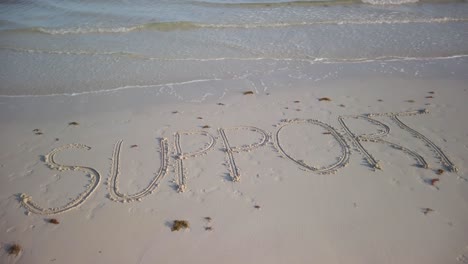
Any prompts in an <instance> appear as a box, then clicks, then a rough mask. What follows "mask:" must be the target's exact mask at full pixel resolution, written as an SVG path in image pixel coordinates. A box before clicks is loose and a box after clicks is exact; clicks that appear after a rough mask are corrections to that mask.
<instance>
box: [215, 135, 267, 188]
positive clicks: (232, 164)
mask: <svg viewBox="0 0 468 264" xmlns="http://www.w3.org/2000/svg"><path fill="white" fill-rule="evenodd" d="M227 130H249V131H252V132H255V133H259V134H261V135H262V138H261V140H260V142H255V143H253V144H250V145H243V146H240V147H232V146H231V144H230V143H229V140H228V137H227V136H226V131H227ZM218 132H219V134H220V136H221V138H222V139H223V144H224V150H225V151H226V155H227V163H228V165H229V171H230V175H231V179H232V181H234V182H237V181H240V175H241V174H240V170H239V168H238V167H237V165H236V161H235V159H234V153H239V152H241V151H247V152H248V151H251V150H254V149H256V148H259V147H261V146H264V145H265V144H266V143H267V142H268V139H269V136H268V134H267V133H266V132H265V131H263V130H261V129H260V128H256V127H251V126H241V127H234V128H229V129H224V128H219V129H218Z"/></svg>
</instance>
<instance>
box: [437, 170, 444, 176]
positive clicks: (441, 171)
mask: <svg viewBox="0 0 468 264" xmlns="http://www.w3.org/2000/svg"><path fill="white" fill-rule="evenodd" d="M442 173H444V170H443V169H438V170H437V171H436V174H437V175H441V174H442Z"/></svg>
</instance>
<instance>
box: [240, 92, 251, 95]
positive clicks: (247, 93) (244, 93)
mask: <svg viewBox="0 0 468 264" xmlns="http://www.w3.org/2000/svg"><path fill="white" fill-rule="evenodd" d="M242 94H243V95H249V94H254V92H252V91H245V92H243V93H242Z"/></svg>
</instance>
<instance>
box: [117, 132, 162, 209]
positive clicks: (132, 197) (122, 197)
mask: <svg viewBox="0 0 468 264" xmlns="http://www.w3.org/2000/svg"><path fill="white" fill-rule="evenodd" d="M122 143H123V140H119V141H118V142H117V143H116V144H115V147H114V152H113V154H112V165H111V172H110V177H109V181H108V186H109V198H110V199H111V200H113V201H117V202H124V203H125V202H133V201H141V199H142V198H144V197H145V196H148V195H150V194H152V193H153V192H154V191H155V189H156V188H157V187H158V184H159V181H161V179H162V178H164V176H165V175H166V173H167V170H168V164H169V156H168V152H169V150H168V144H167V139H165V138H163V139H161V140H160V148H161V152H160V153H161V166H160V167H159V171H158V172H157V173H156V175H155V177H154V178H153V179H152V180H151V182H150V183H149V185H148V186H147V187H146V188H145V189H143V190H142V191H140V192H137V193H134V194H124V193H121V192H120V191H119V188H118V184H119V180H118V177H119V173H120V156H121V148H122Z"/></svg>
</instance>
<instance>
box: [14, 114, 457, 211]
mask: <svg viewBox="0 0 468 264" xmlns="http://www.w3.org/2000/svg"><path fill="white" fill-rule="evenodd" d="M426 113H427V111H426V110H425V109H424V110H418V111H410V112H400V113H376V114H363V115H351V116H339V117H338V123H339V124H340V126H341V128H342V131H341V132H339V131H338V130H337V129H336V128H334V127H332V126H331V125H329V124H326V123H324V122H321V121H318V120H314V119H285V120H281V122H280V123H279V124H278V125H276V126H275V127H276V131H274V132H273V133H268V132H266V131H264V130H262V129H260V128H257V127H253V126H239V127H232V128H219V129H218V131H217V132H218V134H219V137H216V136H214V135H212V134H210V133H209V132H207V131H203V130H194V131H178V132H176V133H174V150H173V153H172V155H170V154H171V153H169V152H170V151H169V147H168V139H165V138H164V139H161V140H160V141H159V144H160V159H161V163H160V164H161V165H160V166H159V169H158V170H157V172H156V173H155V176H154V177H153V178H152V179H151V181H150V183H149V184H148V186H146V187H145V188H143V189H142V190H141V191H139V192H137V193H134V194H124V193H121V192H120V191H119V188H118V184H119V181H118V179H119V174H120V171H121V169H120V160H121V155H122V144H123V140H119V141H117V143H116V144H115V146H114V151H113V153H112V159H111V160H112V162H111V168H110V176H109V178H108V181H107V183H108V191H109V196H108V197H109V199H110V200H112V201H116V202H123V203H128V202H134V201H141V200H142V199H143V198H144V197H146V196H148V195H150V194H152V193H153V192H154V191H155V190H156V189H157V187H158V186H159V182H160V181H161V180H162V179H163V178H164V177H165V176H166V175H167V173H168V170H169V169H168V168H169V166H170V165H171V162H174V163H175V172H176V180H175V182H176V183H177V190H178V192H184V191H185V190H186V188H187V178H188V171H187V168H186V167H185V166H184V165H185V162H187V161H188V160H190V159H195V158H199V157H200V156H203V155H206V154H207V153H208V152H209V151H212V150H213V149H214V148H215V145H216V144H217V141H221V142H222V144H223V148H221V150H222V151H223V152H225V157H226V166H227V167H228V171H229V175H230V178H231V180H232V181H233V182H238V181H240V180H241V169H240V168H239V167H238V165H237V163H236V159H235V157H236V155H239V154H240V153H242V152H250V151H255V149H258V148H261V147H264V146H266V145H267V143H269V142H271V144H272V145H273V146H274V148H275V149H276V151H277V152H278V153H280V154H281V156H282V157H284V158H286V159H287V160H289V161H291V162H292V163H293V164H295V165H297V166H299V168H301V169H302V170H305V171H310V172H314V173H318V174H334V173H336V172H337V171H338V170H339V169H341V168H343V167H345V166H346V165H347V164H348V163H349V160H350V156H351V153H352V152H351V147H350V145H349V144H348V142H349V143H351V145H352V146H354V148H355V149H356V150H357V153H358V154H359V155H361V156H362V158H363V159H364V161H365V162H366V163H367V164H368V165H369V167H371V168H372V169H374V170H376V169H378V170H382V169H383V168H382V165H381V163H380V162H379V161H378V160H376V159H375V157H374V156H373V155H372V154H370V152H369V151H368V150H367V149H366V148H365V147H364V146H363V144H362V143H363V142H371V143H379V144H385V145H387V146H389V147H391V148H392V149H396V150H399V151H401V153H403V154H406V155H409V156H410V157H412V158H413V159H414V160H415V161H416V162H417V164H418V167H420V168H423V169H429V168H430V165H429V164H428V163H427V161H426V160H425V159H424V157H423V156H422V155H421V154H419V153H418V152H417V151H415V150H412V149H410V148H408V147H404V146H401V145H399V144H396V143H394V142H391V141H389V140H386V139H385V137H387V136H388V135H389V133H390V127H389V126H388V125H387V124H385V123H383V122H381V121H379V120H377V119H375V117H379V118H387V119H388V120H389V121H391V122H393V123H395V124H396V125H397V126H398V127H399V128H400V129H401V130H403V131H406V132H407V133H408V134H409V135H411V136H412V137H414V138H416V139H418V140H420V141H422V143H424V145H425V146H426V147H427V148H428V149H429V150H430V151H432V152H433V153H434V156H435V158H436V159H437V160H438V161H439V162H440V163H441V164H442V165H443V166H444V169H445V170H447V171H450V172H457V168H456V166H455V165H454V164H453V162H452V161H451V160H450V159H449V158H448V156H447V155H446V154H445V153H444V152H443V151H442V149H441V148H440V147H438V146H437V145H436V144H435V143H434V142H433V141H431V140H430V139H429V138H427V137H426V136H424V135H423V134H421V133H420V132H418V131H416V130H415V129H413V128H411V127H410V126H409V125H408V124H406V123H404V122H403V121H402V120H401V119H400V117H402V116H403V117H406V116H417V115H419V114H426ZM350 119H355V120H363V121H365V122H367V123H369V124H371V125H372V126H375V127H376V128H377V129H376V131H377V132H375V133H369V134H358V133H356V132H355V131H353V129H351V128H350V126H349V123H348V121H349V120H350ZM297 125H309V126H318V127H320V128H322V129H324V130H325V132H323V134H326V135H331V136H332V139H333V140H334V141H335V142H336V143H337V145H338V146H339V148H340V154H339V156H338V157H336V158H335V160H334V161H332V162H330V163H329V164H325V165H321V166H320V165H314V166H312V165H309V164H307V163H306V162H304V161H303V160H299V159H298V158H296V157H294V155H293V154H292V153H288V151H287V150H286V148H285V147H284V143H283V142H282V141H284V138H283V137H284V133H285V132H284V130H285V128H287V127H292V126H297ZM239 131H246V132H247V133H252V134H256V135H258V136H259V139H258V141H255V142H253V143H250V144H245V145H240V146H233V145H232V144H231V142H230V137H229V135H232V134H231V133H236V132H239ZM244 133H245V132H244ZM190 135H198V136H202V137H203V138H206V142H205V144H204V145H203V146H202V147H200V148H199V149H196V150H193V151H191V152H187V151H184V148H183V144H181V138H183V137H188V136H190ZM69 149H85V150H89V149H90V147H88V146H85V145H81V144H70V145H65V146H61V147H58V148H56V149H53V150H52V151H51V152H50V153H49V154H47V155H46V156H45V163H46V164H47V165H48V166H49V167H50V169H53V170H59V171H64V170H74V171H81V172H83V173H85V174H86V175H88V176H89V177H90V183H89V184H88V185H87V186H86V189H85V190H84V191H83V192H82V193H81V194H79V195H78V197H76V198H75V199H73V200H72V201H71V202H69V203H67V204H65V205H64V206H61V207H56V208H43V207H41V206H40V205H38V204H37V203H36V202H34V201H33V199H32V197H31V196H29V195H27V194H21V195H20V202H21V204H22V205H23V207H25V208H26V209H27V214H29V213H34V214H42V215H53V214H60V213H64V212H67V211H69V210H72V209H74V208H77V207H79V206H81V205H82V204H83V203H84V202H86V200H87V199H88V198H89V197H90V196H91V194H92V193H93V192H94V191H95V190H96V189H97V188H98V186H99V183H100V178H101V176H100V174H99V172H98V171H97V170H96V169H93V168H90V167H85V166H68V165H61V164H58V163H57V162H56V161H55V156H56V155H57V154H58V153H59V152H62V151H65V150H69ZM439 170H441V169H439Z"/></svg>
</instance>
